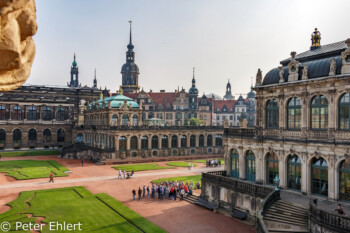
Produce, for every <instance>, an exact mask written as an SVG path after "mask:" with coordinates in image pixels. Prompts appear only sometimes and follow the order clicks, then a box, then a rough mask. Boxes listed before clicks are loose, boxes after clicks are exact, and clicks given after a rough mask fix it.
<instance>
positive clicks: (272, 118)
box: [265, 99, 279, 129]
mask: <svg viewBox="0 0 350 233" xmlns="http://www.w3.org/2000/svg"><path fill="white" fill-rule="evenodd" d="M265 110H266V111H265V112H266V128H267V129H278V119H279V112H278V111H279V107H278V101H277V100H275V99H272V100H269V101H267V104H266V108H265Z"/></svg>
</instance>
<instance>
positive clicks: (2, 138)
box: [0, 129, 6, 144]
mask: <svg viewBox="0 0 350 233" xmlns="http://www.w3.org/2000/svg"><path fill="white" fill-rule="evenodd" d="M0 144H6V131H5V130H4V129H0Z"/></svg>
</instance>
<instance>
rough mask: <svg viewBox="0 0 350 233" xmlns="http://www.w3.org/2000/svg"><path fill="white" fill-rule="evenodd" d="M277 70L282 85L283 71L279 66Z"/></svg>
mask: <svg viewBox="0 0 350 233" xmlns="http://www.w3.org/2000/svg"><path fill="white" fill-rule="evenodd" d="M278 70H279V76H280V81H279V82H280V83H284V78H283V74H284V70H283V66H279V67H278Z"/></svg>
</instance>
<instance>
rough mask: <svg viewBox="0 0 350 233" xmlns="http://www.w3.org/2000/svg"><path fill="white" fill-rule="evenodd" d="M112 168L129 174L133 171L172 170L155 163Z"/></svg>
mask: <svg viewBox="0 0 350 233" xmlns="http://www.w3.org/2000/svg"><path fill="white" fill-rule="evenodd" d="M113 168H115V169H117V170H120V169H121V170H122V171H124V170H125V171H127V172H131V171H132V170H134V171H135V172H137V171H148V170H159V169H172V168H173V167H166V166H158V164H156V163H146V164H130V165H119V166H113Z"/></svg>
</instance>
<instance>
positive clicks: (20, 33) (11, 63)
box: [0, 0, 38, 91]
mask: <svg viewBox="0 0 350 233" xmlns="http://www.w3.org/2000/svg"><path fill="white" fill-rule="evenodd" d="M0 16H1V20H0V91H11V90H14V89H16V88H18V87H19V86H21V85H22V84H23V83H24V82H25V81H26V80H27V79H28V77H29V74H30V70H31V67H32V64H33V61H34V56H35V44H34V41H33V38H32V36H34V35H35V33H36V31H37V29H38V26H37V23H36V7H35V2H34V0H16V1H13V0H3V1H0Z"/></svg>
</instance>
